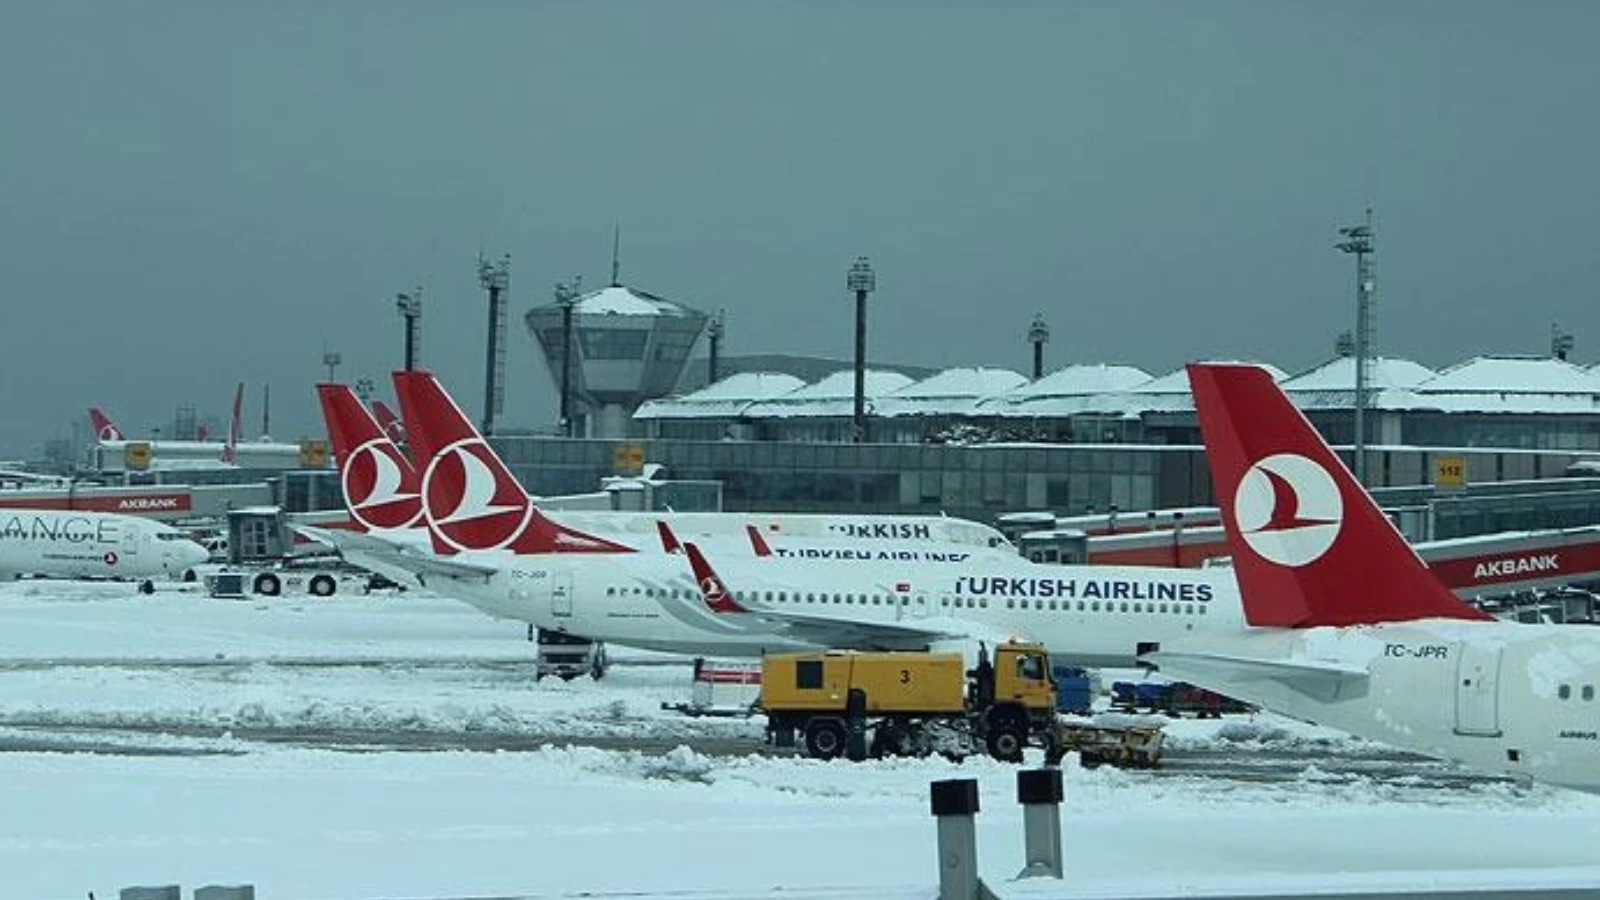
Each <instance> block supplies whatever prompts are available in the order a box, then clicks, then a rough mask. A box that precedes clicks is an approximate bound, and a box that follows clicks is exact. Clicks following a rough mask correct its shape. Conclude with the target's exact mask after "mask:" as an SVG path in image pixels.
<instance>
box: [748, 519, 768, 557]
mask: <svg viewBox="0 0 1600 900" xmlns="http://www.w3.org/2000/svg"><path fill="white" fill-rule="evenodd" d="M744 530H745V534H748V535H750V549H751V550H754V551H755V552H756V555H757V556H771V555H772V545H771V544H769V543H767V539H766V538H765V537H762V535H761V529H759V528H757V527H756V526H754V525H746V526H745V527H744Z"/></svg>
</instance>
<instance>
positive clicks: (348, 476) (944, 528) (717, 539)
mask: <svg viewBox="0 0 1600 900" xmlns="http://www.w3.org/2000/svg"><path fill="white" fill-rule="evenodd" d="M395 377H396V379H397V383H398V380H399V379H401V378H406V379H410V380H413V381H415V382H416V384H417V385H418V387H417V388H416V389H415V391H421V392H426V393H427V394H428V395H429V398H430V399H429V402H428V403H427V404H419V405H426V406H427V408H428V409H429V410H432V411H433V415H434V416H435V418H436V419H437V421H416V420H415V419H416V416H417V415H418V414H417V413H415V412H413V414H412V416H411V419H412V421H410V422H408V423H407V426H406V427H407V430H409V431H411V432H414V434H415V438H414V440H415V444H416V446H415V447H414V448H413V453H414V454H415V456H416V458H418V459H423V460H428V459H431V458H433V457H434V456H435V455H436V454H438V453H440V452H444V451H445V450H446V449H447V448H446V444H449V443H450V442H452V441H457V440H470V441H472V442H474V443H473V446H479V445H481V446H482V448H483V450H484V451H487V452H489V453H491V454H492V451H489V448H488V444H487V443H483V439H482V437H481V436H480V435H478V432H477V430H476V428H475V427H474V426H473V425H472V423H471V422H470V421H469V420H468V419H467V418H466V417H465V415H464V414H462V413H461V410H460V408H459V407H458V406H457V405H456V404H455V402H454V401H453V400H451V399H450V398H449V396H448V394H446V393H445V391H444V389H443V388H442V387H441V386H440V385H439V384H438V381H437V379H435V378H434V377H433V376H432V375H429V374H426V373H415V374H411V375H406V374H404V373H396V376H395ZM415 391H414V392H415ZM317 396H318V399H319V401H320V402H321V405H322V413H323V419H324V420H325V422H326V424H327V428H328V435H329V441H330V443H331V445H332V449H333V456H334V461H335V463H336V464H337V465H338V466H339V471H340V480H341V483H342V485H343V487H344V489H345V497H346V500H347V503H348V506H349V508H350V512H351V517H352V518H353V519H354V520H355V521H356V522H357V523H359V524H360V525H361V526H362V527H363V528H364V529H365V530H369V531H370V530H377V531H382V532H390V531H393V530H395V529H405V528H410V529H413V530H414V532H415V534H416V536H417V539H418V542H419V543H422V544H427V543H430V539H429V538H428V537H427V529H426V526H425V525H424V524H423V523H422V520H421V515H422V514H421V509H422V503H421V478H420V476H418V474H417V472H416V470H415V468H414V466H413V465H412V463H411V462H410V461H409V460H408V459H407V458H406V455H405V454H404V453H402V452H400V449H399V448H398V447H397V446H396V444H395V442H394V441H393V440H392V438H391V436H392V434H393V429H392V428H388V427H385V426H384V425H383V423H382V420H381V416H378V415H376V408H374V410H373V411H372V412H369V411H368V410H367V409H366V408H365V407H364V406H362V404H361V402H360V400H359V399H357V398H356V396H355V394H354V392H352V391H351V390H350V388H349V387H348V386H346V385H343V384H319V385H317ZM404 405H405V404H404V401H402V407H404ZM429 429H434V430H439V431H440V432H441V433H443V434H445V435H447V436H448V439H440V438H437V437H436V436H435V435H433V434H432V433H430V431H429ZM485 477H486V476H485ZM485 483H487V482H486V481H485ZM523 495H524V496H527V495H526V493H525V492H524V494H523ZM528 500H529V502H530V503H534V504H537V502H538V501H537V499H536V498H532V497H529V498H528ZM462 502H465V500H464V499H463V501H462ZM544 515H546V516H547V517H548V518H550V519H551V520H552V521H554V522H556V523H557V524H561V525H566V526H569V527H571V528H575V529H579V530H582V531H586V532H592V533H596V534H599V535H602V536H604V537H606V538H608V539H611V540H613V541H616V542H617V543H619V544H622V545H625V546H626V547H628V548H629V549H635V550H640V551H651V552H661V551H662V550H663V549H666V548H664V547H663V546H662V544H660V543H659V540H660V533H659V532H658V530H657V527H656V525H657V522H660V521H666V522H668V523H670V524H671V526H672V527H673V529H675V530H676V531H677V532H678V533H679V534H683V535H685V536H691V537H694V538H695V539H697V540H699V541H701V543H702V545H704V546H711V547H715V548H716V549H717V550H719V551H721V550H730V551H735V552H739V553H741V554H742V555H749V554H751V553H754V552H758V550H757V549H756V548H755V547H754V545H752V544H751V543H750V541H749V538H748V536H747V532H748V530H749V529H750V528H755V529H757V530H758V532H759V533H760V534H761V535H765V540H766V541H767V542H768V545H767V550H768V552H770V553H772V554H774V555H776V556H778V557H791V556H792V557H797V558H809V559H827V560H838V561H851V560H857V559H862V558H868V557H874V556H876V557H883V558H890V557H893V558H900V559H920V560H923V561H929V562H936V561H946V562H951V563H957V562H967V561H972V560H976V559H991V558H1005V557H1012V556H1015V555H1016V552H1015V550H1014V549H1012V547H1011V545H1010V544H1009V543H1008V542H1006V541H1005V539H1004V537H1003V536H1002V535H1001V534H1000V531H999V530H998V529H995V528H991V527H989V526H987V525H982V524H980V523H977V522H972V521H968V520H966V519H953V518H947V517H944V516H853V515H844V516H839V515H815V514H804V513H679V512H669V513H640V512H609V511H579V510H562V511H552V512H549V513H544ZM389 536H390V537H395V535H389ZM952 545H954V546H952Z"/></svg>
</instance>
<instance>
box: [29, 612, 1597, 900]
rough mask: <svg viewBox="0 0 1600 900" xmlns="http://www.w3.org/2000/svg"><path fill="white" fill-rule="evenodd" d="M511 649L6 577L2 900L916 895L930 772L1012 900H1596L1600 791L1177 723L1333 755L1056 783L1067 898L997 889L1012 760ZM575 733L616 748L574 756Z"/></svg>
mask: <svg viewBox="0 0 1600 900" xmlns="http://www.w3.org/2000/svg"><path fill="white" fill-rule="evenodd" d="M525 637H526V636H525V631H524V628H523V627H522V626H520V625H517V624H514V623H502V622H494V621H491V620H489V619H486V618H483V617H482V616H480V615H479V614H477V613H476V612H474V611H473V610H472V609H470V608H468V607H466V606H462V605H459V604H456V603H453V602H451V601H448V600H443V599H436V598H425V597H405V596H381V597H380V596H374V597H352V598H339V599H331V600H324V599H313V598H298V599H278V600H272V601H264V602H258V601H225V600H212V599H209V598H206V597H203V596H200V595H198V594H195V593H188V592H182V591H178V590H176V589H165V590H162V591H160V592H158V593H157V594H156V595H154V596H152V597H144V596H141V595H138V594H136V593H134V592H132V591H130V590H128V589H127V588H126V587H125V586H118V585H83V584H59V583H49V582H18V583H14V584H6V585H3V586H0V750H5V751H7V752H4V753H0V900H8V898H30V900H37V898H81V897H84V896H86V893H87V892H89V891H93V892H94V893H95V896H97V897H110V896H115V891H116V889H117V888H119V887H122V886H126V885H134V884H182V885H184V886H185V891H186V893H187V892H188V891H191V890H192V889H193V888H194V887H197V886H200V885H204V884H240V883H252V884H254V885H256V890H257V896H259V897H262V898H273V900H282V898H328V900H333V898H341V900H344V898H349V900H359V898H375V897H410V898H430V897H440V898H442V897H487V896H496V897H509V896H570V895H577V894H579V893H580V892H586V891H587V892H601V893H605V892H611V893H628V894H629V895H630V896H633V895H636V894H644V895H647V896H650V895H656V894H661V895H667V894H670V895H673V896H675V897H678V898H687V897H702V896H704V897H718V898H726V897H734V896H762V897H785V898H790V900H794V898H803V897H807V896H823V897H830V898H832V897H860V896H879V897H893V898H899V897H905V898H911V897H918V898H926V897H929V896H932V895H933V893H934V891H935V888H936V883H937V874H938V873H937V868H936V860H935V856H934V821H933V819H932V817H931V816H930V815H929V810H928V784H929V782H931V781H933V780H937V779H944V778H975V779H977V780H978V782H979V787H980V791H981V797H982V804H983V812H982V813H981V814H980V816H979V820H978V825H979V834H978V840H979V854H980V861H981V867H982V870H983V872H984V873H985V878H986V880H987V881H988V882H989V884H990V885H991V886H992V887H994V888H995V889H996V890H997V891H998V892H999V893H1000V894H1001V896H1003V897H1016V898H1023V897H1110V896H1127V895H1131V894H1137V893H1140V892H1147V893H1153V892H1161V891H1167V892H1180V891H1181V892H1186V893H1188V894H1189V895H1194V896H1199V895H1204V894H1217V893H1223V892H1228V891H1247V892H1250V891H1254V892H1260V891H1265V890H1274V891H1281V890H1292V889H1309V890H1316V891H1327V890H1337V889H1358V888H1375V887H1385V886H1388V887H1404V888H1407V889H1410V890H1414V891H1424V890H1435V889H1442V888H1455V887H1467V886H1483V885H1495V884H1502V885H1518V884H1529V885H1544V886H1563V885H1600V863H1596V862H1595V861H1594V860H1595V856H1596V853H1595V848H1597V847H1600V815H1597V813H1600V798H1593V797H1590V796H1587V795H1582V794H1576V793H1571V792H1567V791H1561V790H1556V789H1551V788H1544V787H1531V788H1530V787H1522V786H1517V785H1512V784H1509V783H1506V782H1503V781H1498V780H1492V779H1483V780H1469V781H1465V782H1447V783H1446V784H1448V785H1450V786H1445V787H1441V786H1440V783H1439V782H1433V781H1429V780H1427V779H1421V778H1410V777H1405V776H1395V775H1393V774H1388V775H1381V774H1380V775H1371V776H1368V775H1360V774H1357V775H1351V774H1350V773H1349V771H1348V769H1340V767H1339V766H1338V765H1337V764H1338V763H1339V762H1341V761H1347V760H1350V759H1352V758H1360V757H1377V756H1381V755H1382V754H1381V750H1380V749H1379V748H1375V747H1373V746H1372V745H1370V744H1366V743H1364V742H1361V741H1356V740H1352V739H1349V738H1346V737H1343V736H1341V735H1337V734H1334V733H1331V732H1327V731H1325V730H1322V729H1317V728H1313V727H1310V726H1305V725H1301V724H1297V723H1290V722H1286V721H1283V720H1280V719H1276V718H1274V717H1270V716H1261V717H1255V718H1252V719H1240V718H1235V719H1232V720H1230V721H1228V722H1225V723H1222V724H1218V723H1212V722H1196V721H1192V720H1186V721H1182V722H1175V723H1171V724H1169V726H1168V732H1169V734H1170V735H1171V737H1170V739H1169V740H1170V743H1171V744H1172V745H1173V746H1174V748H1175V750H1174V759H1175V761H1176V759H1177V756H1178V755H1179V751H1189V752H1191V753H1194V754H1201V755H1209V756H1212V757H1216V756H1220V755H1226V756H1230V757H1235V758H1237V759H1238V760H1240V761H1242V762H1248V761H1249V760H1251V759H1253V758H1257V757H1271V756H1273V755H1274V754H1294V755H1297V756H1299V757H1303V756H1304V755H1306V754H1314V755H1317V756H1319V757H1320V758H1323V759H1325V760H1327V764H1326V765H1311V766H1309V767H1302V768H1301V769H1297V770H1296V772H1297V773H1298V774H1296V775H1295V776H1294V777H1292V778H1290V779H1289V780H1287V781H1284V780H1272V781H1257V780H1254V779H1251V778H1226V777H1219V776H1216V775H1193V776H1192V775H1186V774H1181V772H1182V770H1181V768H1179V767H1177V766H1174V767H1173V768H1172V769H1169V770H1168V771H1167V772H1154V773H1152V772H1124V771H1118V770H1113V769H1097V770H1094V771H1086V770H1083V769H1080V768H1078V767H1076V766H1072V765H1068V766H1066V767H1064V768H1063V772H1064V774H1065V777H1066V780H1067V804H1066V807H1065V808H1064V812H1063V833H1064V844H1065V847H1066V868H1067V873H1068V877H1067V879H1066V881H1065V882H1039V881H1032V882H1015V881H1011V880H1010V879H1011V876H1013V875H1014V874H1015V873H1016V872H1017V871H1018V870H1019V869H1020V868H1021V866H1022V862H1023V859H1022V832H1021V816H1020V812H1019V809H1018V807H1017V806H1016V804H1015V803H1014V802H1013V800H1014V785H1015V781H1014V778H1015V776H1014V772H1015V769H1014V768H1012V767H1009V766H1004V765H1000V764H997V763H993V762H990V761H988V760H981V759H974V760H969V761H967V762H966V763H964V764H960V765H957V764H952V763H948V762H945V761H942V760H895V761H882V762H869V763H862V764H853V765H852V764H846V763H827V764H824V763H816V762H811V761H808V760H800V759H791V758H783V757H773V756H768V755H765V754H760V753H756V752H748V753H746V752H742V751H739V752H734V753H732V754H731V755H730V754H729V753H728V752H726V750H725V748H727V747H734V748H738V747H740V746H743V744H741V742H747V743H748V744H749V745H750V746H751V747H752V748H753V747H754V746H755V743H756V739H757V738H758V736H759V732H760V723H759V720H755V721H746V720H739V719H733V720H695V719H688V718H686V717H682V716H679V715H677V714H674V713H670V712H665V711H662V710H661V709H660V704H661V702H662V701H675V700H683V699H686V698H687V691H688V669H687V667H685V666H682V665H671V664H663V663H664V662H665V661H664V660H663V659H662V658H661V657H660V656H657V655H648V654H635V655H631V656H630V655H629V654H627V653H626V652H625V651H623V652H621V653H620V654H619V655H621V656H623V657H624V661H625V662H632V663H634V664H632V665H626V664H625V665H619V666H617V667H616V668H615V669H614V670H613V672H612V673H611V674H610V675H609V676H608V677H607V678H606V679H605V680H603V681H601V682H598V683H596V682H590V681H587V680H580V681H575V682H572V683H563V682H560V681H554V680H546V681H544V682H540V683H534V682H533V680H532V678H531V676H530V675H529V674H528V667H527V665H526V660H527V659H528V658H529V657H530V656H531V647H530V645H529V644H528V643H527V641H526V639H525ZM484 735H487V736H491V737H492V738H493V740H489V741H483V742H480V741H475V740H474V737H475V736H484ZM407 736H411V737H420V738H421V740H417V741H408V740H406V738H407ZM589 738H593V739H594V740H593V741H592V743H596V744H599V745H600V746H603V747H605V748H608V749H599V748H598V747H596V746H572V742H573V741H574V740H579V741H582V740H586V739H589ZM518 739H520V740H518ZM546 739H548V743H545V741H546ZM629 741H638V742H639V746H641V747H644V748H645V749H643V750H637V749H628V748H627V745H628V742H629ZM678 742H683V743H686V744H690V745H692V746H694V747H698V748H705V747H708V746H715V747H718V748H724V749H719V750H718V752H709V751H705V750H693V749H689V748H688V747H684V748H680V749H671V748H672V747H673V746H675V745H676V744H677V743H678ZM397 746H415V747H431V748H438V747H442V746H443V747H474V746H521V747H526V748H527V749H521V750H517V751H499V752H475V751H471V750H462V749H443V750H440V749H433V750H432V751H431V752H423V751H422V750H419V749H402V750H396V749H394V748H395V747H397ZM39 747H44V748H48V749H46V750H42V751H41V750H40V749H37V748H39ZM617 748H621V749H617ZM91 751H92V752H91ZM1224 751H1225V753H1224ZM1175 771H1176V772H1179V773H1180V774H1174V772H1175Z"/></svg>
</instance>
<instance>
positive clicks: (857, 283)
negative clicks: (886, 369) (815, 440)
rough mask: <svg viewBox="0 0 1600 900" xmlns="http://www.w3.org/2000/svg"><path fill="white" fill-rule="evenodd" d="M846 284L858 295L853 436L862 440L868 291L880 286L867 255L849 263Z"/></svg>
mask: <svg viewBox="0 0 1600 900" xmlns="http://www.w3.org/2000/svg"><path fill="white" fill-rule="evenodd" d="M845 285H846V286H847V287H849V289H850V290H851V291H853V292H854V293H855V295H856V392H855V393H856V398H855V399H856V403H855V421H854V425H853V427H852V429H851V431H852V434H851V440H853V441H854V442H855V443H857V444H860V443H862V442H864V441H866V439H867V295H868V294H870V293H872V291H873V289H874V288H876V287H877V286H878V276H877V275H875V274H873V271H872V263H870V262H867V258H866V257H865V256H858V257H856V261H855V262H853V263H851V264H850V272H849V274H848V275H846V276H845Z"/></svg>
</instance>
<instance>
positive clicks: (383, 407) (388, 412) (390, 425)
mask: <svg viewBox="0 0 1600 900" xmlns="http://www.w3.org/2000/svg"><path fill="white" fill-rule="evenodd" d="M372 414H373V415H374V416H377V418H378V427H380V428H382V429H383V433H384V434H386V435H388V436H389V440H391V441H394V442H395V443H396V444H404V443H405V442H406V426H405V425H403V424H401V422H400V417H399V416H397V415H395V414H394V410H392V409H390V408H389V404H387V403H384V402H383V401H382V400H374V401H372Z"/></svg>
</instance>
